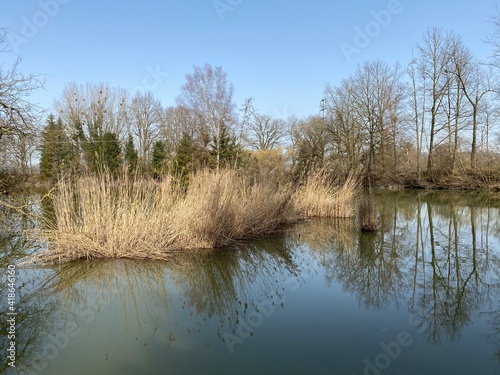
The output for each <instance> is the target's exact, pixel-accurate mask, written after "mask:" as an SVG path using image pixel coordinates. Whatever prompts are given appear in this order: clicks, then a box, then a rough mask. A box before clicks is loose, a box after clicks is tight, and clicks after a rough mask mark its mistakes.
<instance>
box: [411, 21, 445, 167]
mask: <svg viewBox="0 0 500 375" xmlns="http://www.w3.org/2000/svg"><path fill="white" fill-rule="evenodd" d="M451 41H452V38H451V34H447V35H445V34H444V32H443V30H442V29H441V28H432V29H429V30H427V32H426V33H425V34H424V38H423V41H422V44H419V45H418V46H417V49H418V52H419V69H420V71H421V73H422V78H423V79H424V80H425V82H426V85H425V93H424V94H425V95H426V96H427V97H428V98H429V99H430V103H429V106H430V125H429V145H428V148H429V150H428V157H427V172H428V173H429V175H431V176H432V174H433V168H434V159H433V157H434V148H435V146H436V143H437V142H436V138H437V136H438V133H439V132H440V131H441V130H442V129H443V128H444V126H443V125H441V126H440V124H439V121H438V117H439V113H440V110H441V108H442V104H443V101H444V99H445V97H446V95H445V94H446V92H447V90H448V88H449V84H450V80H449V76H448V74H447V73H446V72H447V70H448V68H449V65H450V58H451Z"/></svg>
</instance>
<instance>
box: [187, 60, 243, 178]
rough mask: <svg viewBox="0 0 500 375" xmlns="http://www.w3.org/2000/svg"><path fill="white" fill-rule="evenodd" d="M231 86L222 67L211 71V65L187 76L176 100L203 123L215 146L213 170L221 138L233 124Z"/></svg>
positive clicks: (218, 154) (232, 90) (197, 67)
mask: <svg viewBox="0 0 500 375" xmlns="http://www.w3.org/2000/svg"><path fill="white" fill-rule="evenodd" d="M233 92H234V88H233V85H232V84H231V83H230V82H229V81H228V79H227V73H225V72H224V71H223V70H222V68H221V67H216V68H213V67H212V66H211V65H210V64H205V65H204V66H203V67H200V66H195V67H194V72H193V73H192V74H187V75H186V83H185V84H184V85H183V86H182V87H181V94H180V95H179V97H178V98H177V103H178V104H179V105H180V106H183V107H185V108H188V109H189V110H190V111H193V112H194V114H195V115H196V116H197V117H199V118H200V119H201V120H202V124H200V125H201V126H202V127H204V128H206V131H207V133H208V134H209V136H210V138H211V140H213V142H214V151H215V157H216V167H217V169H219V166H220V154H221V145H222V138H223V137H224V135H225V134H226V133H227V131H226V130H227V129H228V128H230V127H231V126H232V124H233V122H234V121H235V115H234V109H235V105H234V103H233Z"/></svg>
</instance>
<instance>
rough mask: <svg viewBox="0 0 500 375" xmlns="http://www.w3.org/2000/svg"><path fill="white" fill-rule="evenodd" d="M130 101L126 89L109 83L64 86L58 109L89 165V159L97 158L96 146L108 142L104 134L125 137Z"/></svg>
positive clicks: (76, 147)
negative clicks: (95, 156) (128, 103)
mask: <svg viewBox="0 0 500 375" xmlns="http://www.w3.org/2000/svg"><path fill="white" fill-rule="evenodd" d="M127 102H128V93H127V91H126V90H124V89H122V88H119V87H111V86H109V85H108V84H106V83H100V84H93V83H87V84H86V85H78V84H76V83H74V82H72V83H69V84H67V85H66V87H65V88H64V90H63V93H62V95H61V98H60V99H59V100H57V101H56V102H55V108H56V110H57V112H58V114H59V116H60V117H61V119H62V120H63V123H64V124H65V126H66V127H67V132H68V134H69V135H70V138H71V139H72V141H73V142H74V144H75V149H76V150H77V152H78V154H79V155H80V156H82V155H84V154H86V158H87V160H86V161H87V164H88V161H89V158H90V159H92V158H93V157H94V154H95V149H96V148H100V146H102V145H103V143H104V142H106V140H105V139H104V135H105V134H114V135H115V136H116V138H117V139H121V140H124V138H125V132H124V130H125V127H126V124H127V123H128V122H129V118H128V113H127V109H128V105H127ZM80 162H82V160H80ZM87 167H88V165H87Z"/></svg>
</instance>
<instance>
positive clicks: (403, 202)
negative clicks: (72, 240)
mask: <svg viewBox="0 0 500 375" xmlns="http://www.w3.org/2000/svg"><path fill="white" fill-rule="evenodd" d="M377 207H378V211H379V216H380V217H379V227H380V230H379V231H378V232H377V233H375V234H363V233H360V232H359V231H358V230H357V228H356V223H355V222H354V221H351V220H341V221H310V222H307V223H302V224H300V225H296V226H294V227H292V228H289V229H287V230H285V231H284V232H283V233H280V234H279V235H277V236H275V237H273V238H270V239H265V240H260V241H255V242H251V243H247V244H244V245H240V246H237V247H234V248H231V249H225V250H220V251H215V252H204V253H200V254H185V255H182V256H179V257H177V258H176V259H175V260H174V261H171V262H167V263H164V262H137V261H107V262H78V263H75V264H68V265H64V266H60V267H51V268H22V267H17V279H18V280H17V294H18V301H17V309H18V315H17V317H16V323H17V325H16V366H17V367H16V368H15V369H13V368H10V367H9V366H8V364H7V362H6V360H5V354H4V353H6V352H7V349H8V343H7V339H6V330H7V329H8V323H7V317H6V315H5V314H3V315H2V321H1V328H2V337H1V341H0V349H1V350H2V362H1V367H0V372H1V373H6V374H44V375H45V374H56V375H58V374H61V375H62V374H72V375H80V374H82V375H84V374H85V375H88V374H106V375H107V374H117V375H129V374H130V375H137V374H172V375H176V374H252V375H253V374H347V375H358V374H370V375H379V374H402V375H403V374H405V375H410V374H427V375H433V374H435V375H446V374H453V375H460V374H480V375H490V374H500V216H499V207H500V199H498V197H495V196H485V195H481V194H470V193H467V194H466V193H450V192H446V193H443V192H439V193H437V192H416V191H413V192H412V191H409V192H402V193H388V192H387V193H379V194H378V196H377ZM31 225H32V223H30V222H28V221H27V220H25V221H24V222H23V221H19V220H18V219H15V218H12V217H6V216H5V213H4V219H3V221H2V224H1V225H0V228H1V233H2V235H1V239H0V251H1V254H2V255H1V257H2V260H1V261H0V266H1V269H2V271H3V272H2V288H3V289H4V290H3V293H2V300H1V302H0V306H1V310H2V312H3V311H7V307H8V306H7V291H6V290H5V289H6V288H4V286H5V285H6V284H5V283H6V277H5V270H7V266H8V264H12V263H14V262H16V261H17V259H18V258H19V257H20V256H21V254H22V253H23V252H25V251H27V250H29V249H32V248H33V246H35V245H36V244H33V243H29V242H27V241H26V240H25V239H24V238H22V237H20V236H19V235H18V231H19V230H21V229H26V228H29V227H30V226H31Z"/></svg>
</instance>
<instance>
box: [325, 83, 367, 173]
mask: <svg viewBox="0 0 500 375" xmlns="http://www.w3.org/2000/svg"><path fill="white" fill-rule="evenodd" d="M323 95H324V97H325V103H326V108H327V111H328V112H327V113H328V115H327V119H326V121H327V126H328V131H329V138H330V139H331V142H332V147H333V153H334V154H335V155H334V157H335V158H336V159H337V160H338V162H339V163H340V165H341V166H342V168H343V170H344V171H349V170H352V169H355V168H357V167H358V165H359V164H360V163H361V159H362V155H363V153H364V143H365V140H366V137H365V134H366V133H365V132H364V131H363V128H362V126H361V122H360V119H359V116H358V115H357V112H356V111H355V109H354V107H355V103H354V97H353V96H354V88H353V80H352V79H345V80H343V81H342V83H341V84H340V86H338V87H333V86H331V85H330V84H327V85H326V86H325V90H324V92H323Z"/></svg>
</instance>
